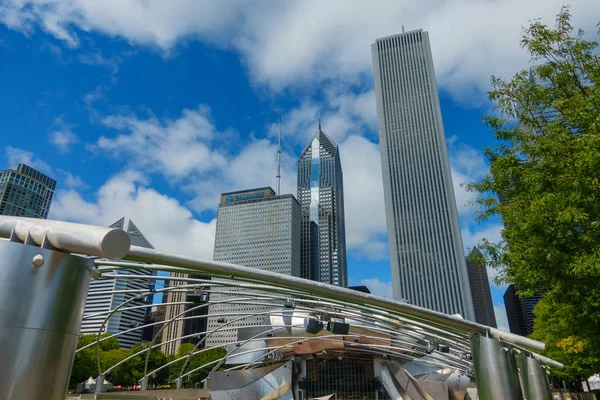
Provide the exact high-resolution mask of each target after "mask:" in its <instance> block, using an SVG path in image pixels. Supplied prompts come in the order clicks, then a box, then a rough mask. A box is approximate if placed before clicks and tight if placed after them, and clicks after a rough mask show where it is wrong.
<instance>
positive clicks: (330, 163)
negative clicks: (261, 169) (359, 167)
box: [298, 117, 348, 287]
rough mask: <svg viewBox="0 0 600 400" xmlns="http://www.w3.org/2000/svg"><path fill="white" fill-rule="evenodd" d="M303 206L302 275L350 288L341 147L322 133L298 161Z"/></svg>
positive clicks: (317, 134)
mask: <svg viewBox="0 0 600 400" xmlns="http://www.w3.org/2000/svg"><path fill="white" fill-rule="evenodd" d="M298 202H299V203H300V207H301V226H302V234H301V242H302V244H301V246H300V249H301V250H300V251H301V253H302V255H301V270H300V272H301V276H302V277H303V278H306V279H312V280H315V281H319V282H324V283H329V284H332V285H338V286H343V287H347V286H348V265H347V262H346V228H345V220H344V186H343V174H342V164H341V161H340V152H339V148H338V146H337V144H335V142H334V141H333V140H331V138H330V137H329V136H327V135H326V134H325V133H324V132H323V131H322V130H321V118H320V117H319V125H318V129H317V132H316V133H315V135H314V136H313V137H312V139H311V141H310V143H309V144H308V145H307V146H306V148H305V149H304V151H303V152H302V155H301V156H300V159H299V160H298Z"/></svg>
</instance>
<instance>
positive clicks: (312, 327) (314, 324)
mask: <svg viewBox="0 0 600 400" xmlns="http://www.w3.org/2000/svg"><path fill="white" fill-rule="evenodd" d="M304 330H305V331H306V333H312V334H313V335H315V334H317V333H319V332H321V331H322V330H323V323H322V322H321V321H319V320H317V319H314V318H309V319H307V320H306V322H305V323H304Z"/></svg>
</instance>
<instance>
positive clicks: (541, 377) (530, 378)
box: [518, 353, 552, 400]
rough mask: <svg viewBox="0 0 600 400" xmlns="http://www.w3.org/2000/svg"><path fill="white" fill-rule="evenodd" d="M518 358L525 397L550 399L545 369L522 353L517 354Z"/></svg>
mask: <svg viewBox="0 0 600 400" xmlns="http://www.w3.org/2000/svg"><path fill="white" fill-rule="evenodd" d="M518 360H519V369H520V374H521V380H522V382H523V392H525V393H524V394H525V398H527V399H531V400H534V399H535V400H550V399H552V392H551V391H550V385H549V382H548V378H547V375H546V371H545V370H544V369H543V368H542V365H541V364H540V362H539V361H538V360H536V359H534V358H531V357H529V356H528V355H526V354H523V353H521V354H519V355H518Z"/></svg>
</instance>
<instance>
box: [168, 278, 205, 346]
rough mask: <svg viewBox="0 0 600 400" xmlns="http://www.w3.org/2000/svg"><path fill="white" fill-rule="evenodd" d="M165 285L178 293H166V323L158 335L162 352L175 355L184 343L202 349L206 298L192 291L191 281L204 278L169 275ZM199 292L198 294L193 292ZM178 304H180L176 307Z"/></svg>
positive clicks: (192, 283) (203, 344) (192, 282)
mask: <svg viewBox="0 0 600 400" xmlns="http://www.w3.org/2000/svg"><path fill="white" fill-rule="evenodd" d="M171 278H172V279H170V280H168V281H167V285H169V286H174V287H177V286H179V287H181V288H180V290H176V291H169V292H168V293H167V294H166V296H167V303H169V305H167V306H165V320H166V321H168V322H167V324H166V326H165V327H164V329H163V330H162V332H161V339H163V338H164V339H163V340H162V345H161V350H162V351H163V353H165V354H176V353H177V351H178V350H179V346H181V345H182V344H184V343H191V344H193V345H196V344H198V343H199V342H200V344H199V345H198V347H199V348H203V347H204V346H205V344H206V343H205V342H204V341H203V339H204V336H205V333H206V324H207V322H208V317H207V316H208V305H206V303H207V302H208V299H209V297H208V295H207V294H206V295H205V294H203V293H201V290H200V291H197V290H195V289H193V286H192V285H194V284H195V283H194V281H192V279H207V278H206V277H204V276H201V275H191V276H190V275H188V274H181V273H176V272H172V273H171ZM195 292H198V293H195ZM177 303H180V304H177Z"/></svg>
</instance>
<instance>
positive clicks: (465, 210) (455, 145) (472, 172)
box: [447, 136, 489, 222]
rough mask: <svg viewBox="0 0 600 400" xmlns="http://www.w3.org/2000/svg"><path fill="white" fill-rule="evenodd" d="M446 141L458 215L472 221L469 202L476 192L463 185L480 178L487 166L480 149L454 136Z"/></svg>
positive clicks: (471, 207)
mask: <svg viewBox="0 0 600 400" xmlns="http://www.w3.org/2000/svg"><path fill="white" fill-rule="evenodd" d="M447 143H448V156H449V158H450V169H451V172H452V184H453V187H454V196H455V197H456V208H457V209H458V215H459V216H460V217H463V218H464V219H466V220H471V221H468V222H472V220H473V216H474V215H473V212H474V209H473V205H472V204H471V202H473V201H474V200H475V199H476V198H477V194H476V193H473V192H467V190H466V188H465V187H464V185H465V184H468V183H474V182H477V181H479V180H481V179H482V178H483V177H484V176H485V175H486V174H487V173H488V171H489V167H488V165H487V162H486V160H485V158H484V155H483V153H482V152H481V151H480V150H476V149H474V148H473V147H471V146H469V145H467V144H465V143H462V142H460V141H459V140H458V138H457V137H456V136H451V137H450V138H448V140H447ZM465 217H467V218H465Z"/></svg>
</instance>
